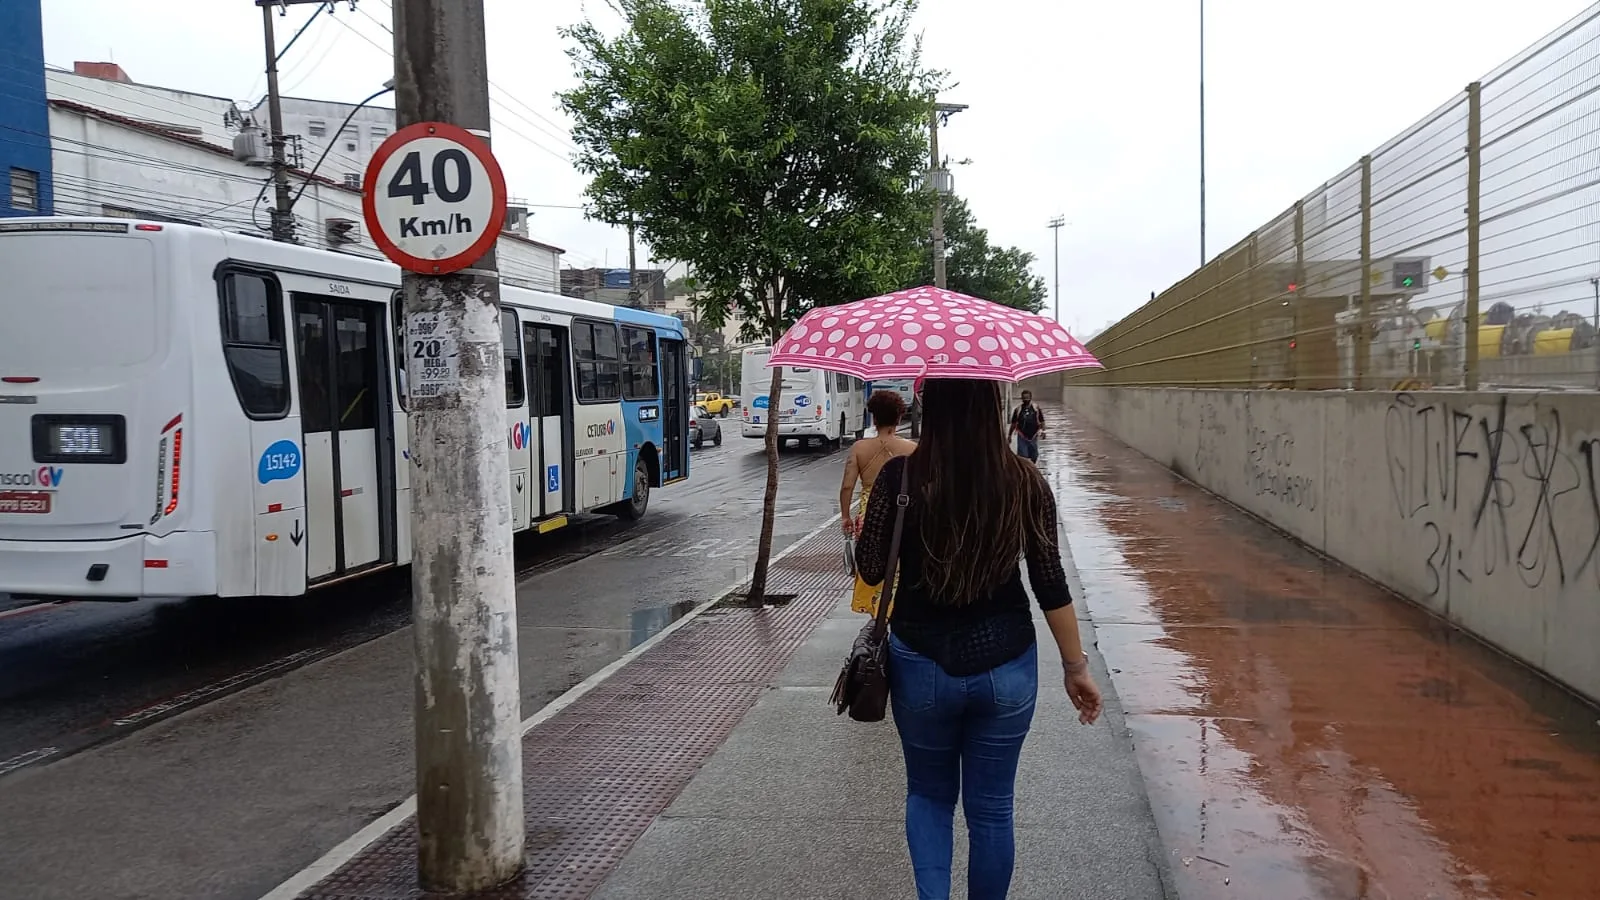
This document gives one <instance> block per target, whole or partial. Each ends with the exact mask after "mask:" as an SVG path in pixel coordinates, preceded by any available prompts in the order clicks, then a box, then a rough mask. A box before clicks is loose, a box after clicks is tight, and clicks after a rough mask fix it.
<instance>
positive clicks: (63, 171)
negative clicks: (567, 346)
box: [46, 68, 563, 293]
mask: <svg viewBox="0 0 1600 900" xmlns="http://www.w3.org/2000/svg"><path fill="white" fill-rule="evenodd" d="M97 71H100V72H104V71H105V70H104V69H103V68H100V69H97ZM115 74H116V75H121V71H120V69H117V70H115ZM46 76H47V78H46V89H47V93H48V95H49V107H50V141H51V147H52V154H51V161H52V165H53V167H54V169H55V182H56V190H55V213H56V214H57V215H93V216H122V217H128V218H143V219H151V220H157V221H161V220H165V221H176V222H187V223H192V224H199V225H207V226H211V227H214V228H221V229H226V230H230V231H242V232H246V233H250V234H265V233H267V230H268V229H267V225H268V221H269V210H270V209H271V206H272V204H273V203H274V201H275V198H274V192H273V190H272V185H271V183H270V175H271V173H270V170H269V169H268V168H267V167H266V166H264V165H261V164H260V163H261V162H262V160H250V161H241V160H239V159H236V158H235V153H234V145H233V136H234V133H235V132H236V130H237V125H238V123H239V122H241V121H242V120H243V118H242V117H241V115H240V114H239V112H238V110H237V108H236V107H235V106H234V104H233V102H232V101H229V100H226V99H223V98H218V97H208V96H206V95H202V94H192V93H188V92H184V91H170V90H167V89H165V88H158V87H152V86H149V85H139V84H134V83H131V82H127V81H123V80H120V79H119V78H116V77H111V78H107V77H95V76H89V75H84V74H77V73H72V72H64V71H59V70H50V71H48V72H47V73H46ZM297 102H299V103H302V104H307V105H306V106H305V107H304V108H303V109H302V110H301V113H303V115H302V118H303V119H304V120H305V121H306V122H308V123H309V122H313V121H317V120H318V119H317V117H318V116H322V115H323V113H324V111H325V110H324V109H323V107H326V108H327V110H326V112H327V116H325V117H324V118H323V119H322V120H323V121H328V122H329V124H328V128H329V129H334V128H336V127H337V126H338V125H339V123H340V122H342V121H343V120H344V117H345V116H346V115H348V114H349V112H350V110H351V108H352V107H351V106H350V105H348V104H337V103H330V104H323V105H321V106H317V105H316V102H315V101H297ZM334 109H337V110H339V112H338V118H331V115H332V111H333V110H334ZM366 112H368V110H366V109H363V110H361V111H360V112H359V113H358V114H357V116H356V118H355V119H353V120H352V122H358V121H362V120H361V115H362V114H363V113H366ZM371 112H373V113H374V114H375V115H374V117H372V118H371V119H369V120H367V121H364V122H362V125H361V128H362V132H361V134H362V140H363V143H362V144H361V147H362V148H363V149H362V150H360V151H359V152H361V153H363V154H364V155H363V156H361V157H360V158H359V160H357V159H356V158H354V157H346V156H344V155H343V154H342V152H341V148H342V146H343V145H342V144H335V145H334V149H333V152H331V153H330V154H329V158H328V161H327V162H324V164H323V166H322V168H321V169H320V170H319V171H318V172H317V174H316V175H315V176H313V175H311V174H310V173H308V172H306V171H305V170H304V169H297V170H294V171H292V172H291V173H290V177H289V181H290V185H291V190H292V195H293V196H296V197H298V199H297V200H296V201H295V203H294V207H293V209H294V219H295V229H296V237H297V239H298V240H299V242H300V243H302V244H304V245H306V246H311V247H319V248H323V249H328V250H335V251H338V252H342V253H353V254H358V255H362V256H372V257H378V256H381V255H382V254H381V253H380V252H379V251H378V249H377V246H376V245H375V244H374V243H373V241H372V238H371V236H370V235H368V234H366V233H365V230H366V229H365V226H364V224H363V223H362V211H361V190H360V186H359V177H360V173H361V172H363V171H364V170H365V165H366V160H367V159H370V158H371V155H372V154H371V150H372V149H375V148H376V146H377V145H378V144H379V143H381V142H382V139H383V138H384V137H387V136H388V134H389V131H388V130H385V131H384V132H383V134H382V135H381V136H379V135H378V133H377V132H376V131H372V130H371V129H372V128H376V127H385V128H386V127H387V126H379V125H374V124H373V122H374V121H382V122H388V123H392V122H393V116H394V112H393V110H372V111H371ZM246 115H247V114H246ZM384 115H386V116H387V117H388V118H387V119H383V118H381V117H382V116H384ZM330 119H331V121H330ZM230 125H231V126H232V127H230ZM285 130H286V132H289V131H291V129H290V128H288V127H287V126H286V128H285ZM333 136H334V137H335V138H337V133H335V134H334V135H333ZM374 138H375V140H374ZM311 146H312V145H309V144H308V145H307V146H306V147H305V148H304V149H305V150H306V153H305V154H304V155H305V156H307V157H309V159H306V160H305V164H306V165H307V166H310V165H312V164H314V163H315V161H316V156H314V155H311V153H310V152H309V151H310V149H311ZM323 146H326V144H325V143H324V145H323ZM320 152H321V149H320V147H319V148H318V149H317V153H320ZM358 162H359V167H357V163H358ZM346 170H349V171H346ZM352 173H354V174H355V175H356V178H355V179H354V181H350V180H347V178H346V176H347V175H349V174H352ZM526 227H527V220H526V217H525V216H524V217H521V218H520V219H518V218H516V217H514V216H509V215H508V219H507V229H508V230H507V231H506V232H505V233H504V234H502V235H501V238H500V241H499V244H498V246H497V258H498V261H499V269H500V276H501V278H502V280H503V281H505V282H506V283H508V284H516V285H519V286H523V287H529V288H533V289H537V290H544V291H550V292H552V293H556V292H559V290H560V271H561V255H562V252H563V251H562V250H561V249H560V248H558V247H552V246H550V245H548V244H543V243H540V242H538V241H535V240H532V239H531V238H529V237H528V236H527V235H526Z"/></svg>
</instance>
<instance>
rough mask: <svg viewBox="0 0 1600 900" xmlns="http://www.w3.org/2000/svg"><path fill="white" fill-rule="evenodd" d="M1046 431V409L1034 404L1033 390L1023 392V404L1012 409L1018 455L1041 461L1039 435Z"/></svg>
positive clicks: (1012, 428)
mask: <svg viewBox="0 0 1600 900" xmlns="http://www.w3.org/2000/svg"><path fill="white" fill-rule="evenodd" d="M1043 431H1044V410H1042V409H1040V408H1039V407H1037V406H1034V405H1033V391H1023V392H1022V405H1021V406H1019V407H1017V408H1016V409H1014V410H1012V411H1011V430H1010V432H1008V433H1007V434H1006V437H1007V438H1010V437H1011V435H1016V437H1017V455H1018V456H1020V457H1022V458H1023V459H1031V460H1033V461H1034V462H1038V461H1039V435H1040V434H1041V433H1042V432H1043Z"/></svg>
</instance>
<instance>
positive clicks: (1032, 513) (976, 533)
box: [907, 378, 1054, 606]
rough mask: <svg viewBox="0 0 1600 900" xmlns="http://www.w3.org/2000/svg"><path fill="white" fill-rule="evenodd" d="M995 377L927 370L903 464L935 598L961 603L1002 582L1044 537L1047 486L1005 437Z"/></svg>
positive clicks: (928, 583)
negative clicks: (913, 440) (930, 374)
mask: <svg viewBox="0 0 1600 900" xmlns="http://www.w3.org/2000/svg"><path fill="white" fill-rule="evenodd" d="M1000 404H1001V399H1000V385H999V383H997V382H993V381H977V380H970V379H958V378H930V379H928V381H927V384H926V387H925V388H924V390H923V396H922V437H921V440H919V441H918V442H917V449H916V451H915V452H913V453H912V454H911V457H910V459H909V460H907V464H908V465H909V466H910V467H911V481H912V491H914V492H915V493H916V495H917V497H918V498H919V500H920V501H921V503H920V505H921V507H922V509H921V515H920V526H921V528H920V530H921V532H922V546H923V550H924V553H925V556H926V560H925V562H924V563H923V567H922V580H923V583H924V584H925V586H926V587H927V588H928V591H929V594H930V595H931V596H932V598H933V599H934V601H935V602H938V603H947V604H950V605H954V606H961V605H965V604H968V603H971V602H972V601H974V600H977V599H979V598H981V597H983V596H985V595H987V594H988V593H989V592H990V591H992V590H994V589H995V588H997V587H999V586H1000V585H1001V584H1003V583H1005V581H1006V579H1007V578H1009V577H1011V573H1012V572H1013V571H1015V569H1016V565H1017V560H1018V559H1019V558H1020V557H1021V556H1022V554H1023V552H1024V551H1025V550H1026V549H1027V548H1028V547H1029V546H1030V545H1031V546H1042V545H1047V544H1048V543H1049V542H1048V541H1047V537H1051V538H1053V537H1054V536H1053V535H1049V536H1047V535H1045V533H1044V532H1045V524H1044V522H1043V518H1044V517H1043V507H1044V504H1043V501H1044V498H1045V496H1046V494H1047V492H1048V491H1049V490H1050V488H1049V486H1048V485H1046V484H1045V482H1044V478H1043V477H1041V476H1040V474H1039V472H1038V470H1037V469H1035V468H1034V467H1033V466H1032V464H1030V463H1028V462H1025V461H1024V460H1022V459H1021V458H1020V457H1018V456H1017V455H1016V454H1015V453H1012V452H1011V448H1010V447H1009V446H1007V443H1006V433H1005V429H1004V428H1003V427H1002V426H1001V420H1002V418H1003V416H1004V410H1003V409H1001V406H1000Z"/></svg>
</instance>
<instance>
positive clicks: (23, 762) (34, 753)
mask: <svg viewBox="0 0 1600 900" xmlns="http://www.w3.org/2000/svg"><path fill="white" fill-rule="evenodd" d="M60 752H61V748H60V747H44V748H41V749H38V750H29V751H28V752H27V753H19V754H17V755H16V756H13V757H11V758H10V759H6V760H0V775H7V774H10V773H11V772H14V771H16V770H17V769H21V768H25V767H27V766H31V765H33V764H34V763H36V762H40V761H42V760H46V759H49V758H50V757H52V756H55V755H56V754H57V753H60Z"/></svg>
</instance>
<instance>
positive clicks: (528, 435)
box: [511, 422, 533, 450]
mask: <svg viewBox="0 0 1600 900" xmlns="http://www.w3.org/2000/svg"><path fill="white" fill-rule="evenodd" d="M531 443H533V429H531V428H529V427H528V423H527V422H518V423H517V424H515V425H513V426H511V449H513V450H521V449H524V448H525V447H527V446H528V445H529V444H531Z"/></svg>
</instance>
